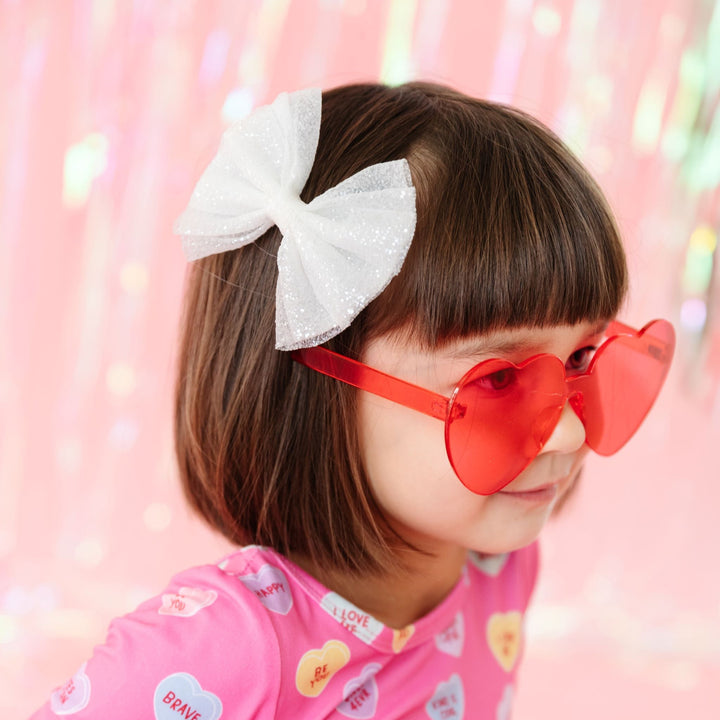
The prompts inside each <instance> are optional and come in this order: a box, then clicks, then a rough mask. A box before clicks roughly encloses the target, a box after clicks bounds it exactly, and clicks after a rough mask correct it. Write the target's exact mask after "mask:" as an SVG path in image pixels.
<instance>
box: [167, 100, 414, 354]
mask: <svg viewBox="0 0 720 720" xmlns="http://www.w3.org/2000/svg"><path fill="white" fill-rule="evenodd" d="M321 106H322V94H321V91H320V90H319V89H309V90H301V91H299V92H294V93H281V94H280V95H279V96H278V97H277V99H276V100H275V101H274V102H273V103H272V105H267V106H263V107H261V108H258V109H257V110H255V111H254V112H252V113H251V114H250V115H249V116H248V117H246V118H244V119H242V120H240V121H238V122H236V123H235V124H234V125H232V126H231V127H230V128H229V129H228V130H227V131H226V132H225V134H224V135H223V138H222V141H221V143H220V148H219V150H218V153H217V155H216V156H215V158H214V159H213V160H212V161H211V163H210V165H209V166H208V168H207V169H206V170H205V172H204V173H203V175H202V177H201V178H200V180H199V181H198V183H197V185H196V187H195V190H194V192H193V194H192V197H191V198H190V202H189V204H188V207H187V208H186V209H185V211H184V212H183V213H182V215H181V216H180V217H179V218H178V220H177V222H176V223H175V232H176V233H177V234H179V235H181V236H182V238H183V248H184V251H185V255H186V257H187V258H188V260H197V259H199V258H202V257H206V256H208V255H213V254H215V253H222V252H226V251H228V250H234V249H236V248H239V247H241V246H243V245H246V244H248V243H250V242H253V241H254V240H256V239H257V238H259V237H260V236H261V235H262V234H263V233H264V232H266V231H267V230H268V229H269V228H270V227H272V226H273V225H277V227H278V228H279V229H280V232H281V233H282V236H283V238H282V242H281V244H280V248H279V250H278V256H277V264H278V282H277V289H276V309H275V313H276V314H275V323H276V335H275V347H276V348H277V349H278V350H295V349H297V348H303V347H312V346H314V345H319V344H321V343H323V342H325V341H326V340H328V339H330V338H331V337H333V336H334V335H337V334H338V333H339V332H341V331H342V330H344V329H345V328H347V327H348V326H349V325H350V323H351V322H352V321H353V320H354V319H355V317H357V315H358V314H359V313H360V311H361V310H362V309H363V308H365V307H366V306H367V305H368V304H369V303H370V302H371V301H372V300H373V299H374V298H376V297H377V296H378V295H379V294H380V293H381V292H382V291H383V290H384V289H385V287H386V286H387V285H388V283H389V282H390V280H392V278H393V277H394V276H395V275H397V273H398V272H400V268H401V267H402V264H403V261H404V260H405V256H406V254H407V251H408V249H409V247H410V243H411V241H412V237H413V233H414V232H415V220H416V213H415V189H414V187H413V185H412V180H411V177H410V168H409V166H408V163H407V160H404V159H403V160H396V161H392V162H386V163H378V164H376V165H371V166H370V167H368V168H365V169H364V170H361V171H360V172H358V173H356V174H355V175H353V176H351V177H349V178H347V179H346V180H344V181H343V182H341V183H339V184H338V185H336V186H335V187H333V188H330V189H329V190H327V191H326V192H324V193H323V194H322V195H318V196H317V197H316V198H314V199H313V200H312V201H310V202H309V203H304V202H302V200H301V199H300V192H301V191H302V189H303V187H304V185H305V182H306V181H307V178H308V176H309V174H310V170H311V168H312V165H313V162H314V159H315V152H316V150H317V143H318V137H319V134H320V117H321Z"/></svg>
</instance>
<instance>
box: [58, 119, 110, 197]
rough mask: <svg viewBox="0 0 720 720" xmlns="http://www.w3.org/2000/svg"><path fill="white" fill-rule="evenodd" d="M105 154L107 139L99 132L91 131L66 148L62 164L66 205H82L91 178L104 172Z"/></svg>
mask: <svg viewBox="0 0 720 720" xmlns="http://www.w3.org/2000/svg"><path fill="white" fill-rule="evenodd" d="M107 155H108V141H107V138H106V137H105V136H104V135H102V134H101V133H92V134H90V135H88V136H87V137H86V138H85V139H84V140H81V141H80V142H79V143H76V144H75V145H71V146H70V147H69V148H68V149H67V151H66V152H65V163H64V166H63V203H64V204H65V206H66V207H70V208H76V207H82V206H83V205H84V204H85V203H86V202H87V199H88V196H89V195H90V189H91V187H92V183H93V180H95V178H96V177H99V176H100V175H102V174H103V173H104V172H105V168H106V167H107Z"/></svg>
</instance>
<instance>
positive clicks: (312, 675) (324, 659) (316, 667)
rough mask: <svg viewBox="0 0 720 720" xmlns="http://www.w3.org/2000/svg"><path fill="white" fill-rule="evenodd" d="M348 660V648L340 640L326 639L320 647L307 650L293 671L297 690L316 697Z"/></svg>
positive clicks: (306, 695)
mask: <svg viewBox="0 0 720 720" xmlns="http://www.w3.org/2000/svg"><path fill="white" fill-rule="evenodd" d="M349 660H350V649H349V648H348V646H347V645H346V644H345V643H344V642H342V641H340V640H328V641H327V642H326V643H325V644H324V645H323V646H322V647H321V648H319V649H313V650H308V651H307V652H306V653H305V654H304V655H303V656H302V657H301V658H300V662H299V663H298V666H297V671H296V672H295V687H296V688H297V691H298V692H299V693H300V694H301V695H304V696H305V697H317V696H318V695H319V694H320V693H321V692H322V691H323V690H324V689H325V688H326V687H327V684H328V683H329V682H330V680H332V677H333V675H335V673H336V672H337V671H338V670H341V669H342V668H344V667H345V665H347V663H348V661H349Z"/></svg>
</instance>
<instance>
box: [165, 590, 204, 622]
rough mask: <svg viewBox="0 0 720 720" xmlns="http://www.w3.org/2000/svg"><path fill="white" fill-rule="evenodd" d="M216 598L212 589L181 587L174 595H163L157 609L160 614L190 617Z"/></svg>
mask: <svg viewBox="0 0 720 720" xmlns="http://www.w3.org/2000/svg"><path fill="white" fill-rule="evenodd" d="M216 600H217V593H216V592H215V591H214V590H202V589H201V588H191V587H182V588H180V591H179V592H178V593H177V594H176V595H170V594H168V595H163V596H162V605H161V606H160V608H159V609H158V612H159V613H160V615H177V616H178V617H191V616H192V615H195V613H197V612H199V611H200V610H202V609H203V608H205V607H208V605H212V604H213V603H214V602H215V601H216Z"/></svg>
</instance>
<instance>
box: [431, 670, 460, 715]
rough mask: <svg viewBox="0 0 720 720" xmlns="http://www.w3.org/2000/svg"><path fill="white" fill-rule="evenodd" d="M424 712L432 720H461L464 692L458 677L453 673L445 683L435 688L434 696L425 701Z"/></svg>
mask: <svg viewBox="0 0 720 720" xmlns="http://www.w3.org/2000/svg"><path fill="white" fill-rule="evenodd" d="M425 712H427V714H428V715H429V716H430V717H431V718H432V720H447V718H452V719H453V720H462V716H463V713H464V712H465V692H464V691H463V684H462V680H461V679H460V676H459V675H458V674H457V673H455V674H454V675H451V676H450V679H449V680H448V681H447V682H444V683H443V682H441V683H440V684H439V685H438V686H437V688H435V694H434V695H433V696H432V697H431V698H430V699H429V700H428V701H427V704H426V705H425Z"/></svg>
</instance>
